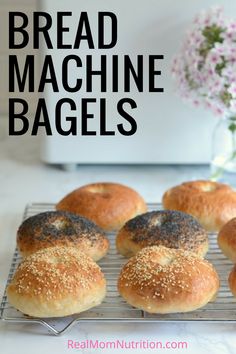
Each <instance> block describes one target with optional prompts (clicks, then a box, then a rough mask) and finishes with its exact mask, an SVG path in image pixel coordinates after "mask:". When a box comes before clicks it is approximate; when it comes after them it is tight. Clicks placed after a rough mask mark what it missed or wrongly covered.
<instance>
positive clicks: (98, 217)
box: [56, 183, 147, 231]
mask: <svg viewBox="0 0 236 354" xmlns="http://www.w3.org/2000/svg"><path fill="white" fill-rule="evenodd" d="M56 208H57V210H65V211H70V212H73V213H75V214H78V215H82V216H84V217H86V218H88V219H90V220H92V221H93V222H95V223H96V224H97V225H98V226H100V227H101V228H102V229H104V230H106V231H112V230H119V229H120V228H121V227H122V226H123V225H124V224H125V223H126V221H127V220H129V219H131V218H133V217H135V216H136V215H139V214H142V213H144V212H145V211H146V210H147V206H146V204H145V202H144V200H143V198H142V197H141V196H140V195H139V194H138V193H137V192H136V191H135V190H133V189H131V188H129V187H126V186H124V185H121V184H118V183H94V184H88V185H86V186H83V187H80V188H78V189H76V190H74V191H73V192H71V193H69V194H68V195H67V196H65V197H64V198H63V199H62V200H61V201H60V202H59V203H58V204H57V206H56Z"/></svg>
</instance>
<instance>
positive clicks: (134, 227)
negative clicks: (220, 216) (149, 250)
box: [116, 210, 208, 257]
mask: <svg viewBox="0 0 236 354" xmlns="http://www.w3.org/2000/svg"><path fill="white" fill-rule="evenodd" d="M154 245H155V246H165V247H169V248H175V249H184V250H187V251H192V252H194V253H197V254H198V255H200V256H204V255H205V254H206V252H207V250H208V235H207V232H206V231H205V230H204V228H203V227H202V226H201V225H200V224H199V223H198V221H197V220H196V219H195V218H193V217H192V216H191V215H188V214H185V213H183V212H180V211H173V210H159V211H152V212H149V213H145V214H142V215H138V216H136V217H135V218H134V219H131V220H129V221H128V222H127V223H126V224H125V225H124V226H123V227H122V229H121V230H120V231H119V232H118V234H117V237H116V247H117V250H118V252H119V253H121V254H122V255H123V256H125V257H131V256H133V255H135V254H136V253H137V252H139V251H140V250H141V249H142V248H144V247H147V246H154Z"/></svg>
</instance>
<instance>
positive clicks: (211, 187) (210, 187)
mask: <svg viewBox="0 0 236 354" xmlns="http://www.w3.org/2000/svg"><path fill="white" fill-rule="evenodd" d="M200 189H201V190H202V191H203V192H213V191H214V190H216V185H215V184H213V183H206V184H202V185H201V186H200Z"/></svg>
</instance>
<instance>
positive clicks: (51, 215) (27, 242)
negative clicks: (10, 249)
mask: <svg viewBox="0 0 236 354" xmlns="http://www.w3.org/2000/svg"><path fill="white" fill-rule="evenodd" d="M17 246H18V249H19V251H20V253H21V255H22V256H23V257H26V256H28V255H30V254H32V253H34V252H36V251H38V250H40V249H43V248H48V247H53V246H73V247H76V248H77V249H79V250H81V251H82V252H84V253H86V254H87V255H88V256H90V257H92V258H93V259H94V260H95V261H97V260H99V259H101V258H102V257H104V256H105V254H106V253H107V251H108V249H109V241H108V239H107V237H106V235H105V233H104V231H103V230H102V229H100V228H99V227H98V226H97V225H95V224H94V223H93V222H92V221H90V220H88V219H86V218H84V217H82V216H78V215H75V214H72V213H69V212H64V211H47V212H44V213H40V214H37V215H34V216H31V217H30V218H28V219H26V220H25V221H23V223H22V224H21V225H20V227H19V229H18V231H17Z"/></svg>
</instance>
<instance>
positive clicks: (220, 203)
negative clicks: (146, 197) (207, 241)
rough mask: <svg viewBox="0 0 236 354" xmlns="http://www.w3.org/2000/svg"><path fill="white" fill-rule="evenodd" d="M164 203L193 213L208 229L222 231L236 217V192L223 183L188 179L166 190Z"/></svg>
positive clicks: (167, 206)
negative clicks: (188, 180)
mask: <svg viewBox="0 0 236 354" xmlns="http://www.w3.org/2000/svg"><path fill="white" fill-rule="evenodd" d="M162 202H163V206H164V208H165V209H175V210H180V211H184V212H185V213H188V214H191V215H193V216H194V217H195V218H197V219H198V221H199V222H200V223H201V224H202V226H203V227H204V228H205V229H206V230H208V231H218V230H219V229H220V228H221V227H222V226H223V225H224V224H225V223H226V222H228V221H229V220H230V219H232V218H233V217H236V192H235V191H234V190H233V189H232V188H231V187H230V186H228V185H226V184H223V183H218V182H211V181H193V182H185V183H182V184H181V185H179V186H176V187H173V188H171V189H169V190H168V191H166V192H165V194H164V195H163V199H162Z"/></svg>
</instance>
